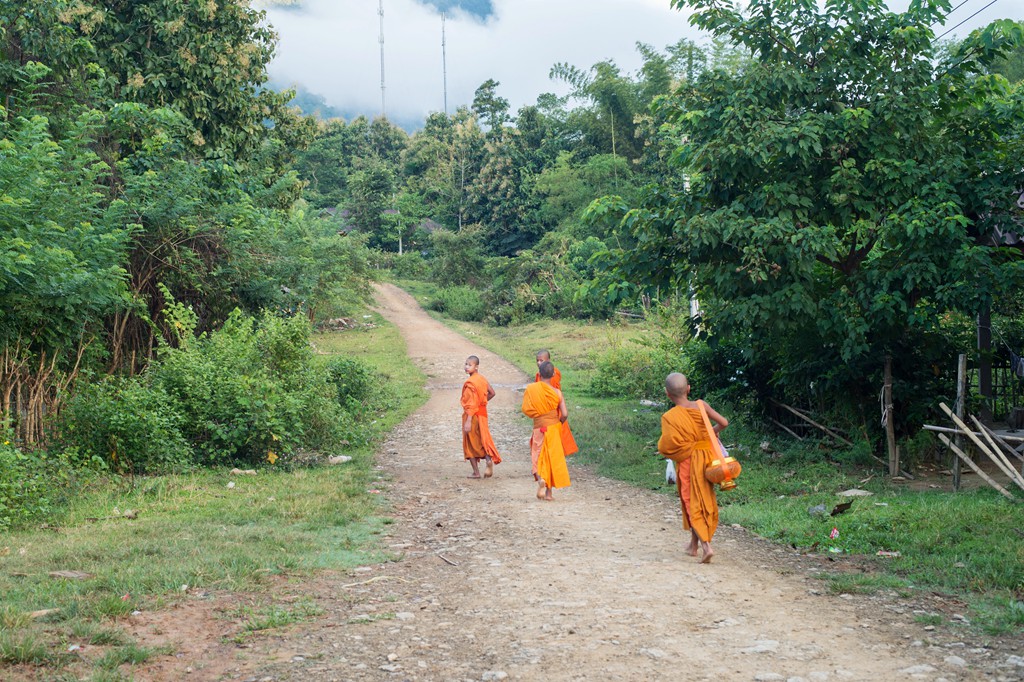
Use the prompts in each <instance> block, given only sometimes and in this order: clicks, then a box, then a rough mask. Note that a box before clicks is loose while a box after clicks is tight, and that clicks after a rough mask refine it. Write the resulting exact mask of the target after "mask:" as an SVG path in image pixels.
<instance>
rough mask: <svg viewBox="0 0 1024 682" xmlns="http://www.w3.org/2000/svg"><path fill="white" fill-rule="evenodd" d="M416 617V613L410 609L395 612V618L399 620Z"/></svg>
mask: <svg viewBox="0 0 1024 682" xmlns="http://www.w3.org/2000/svg"><path fill="white" fill-rule="evenodd" d="M415 617H416V614H414V613H409V612H408V611H399V612H398V613H396V614H395V618H397V619H398V620H412V619H413V618H415Z"/></svg>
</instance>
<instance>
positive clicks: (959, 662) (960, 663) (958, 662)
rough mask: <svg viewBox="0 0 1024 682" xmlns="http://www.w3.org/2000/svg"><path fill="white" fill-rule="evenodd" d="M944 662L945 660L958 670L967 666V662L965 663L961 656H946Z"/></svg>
mask: <svg viewBox="0 0 1024 682" xmlns="http://www.w3.org/2000/svg"><path fill="white" fill-rule="evenodd" d="M942 660H944V661H945V662H946V663H948V664H949V665H955V666H956V667H958V668H963V667H964V666H966V665H967V661H965V660H964V659H962V658H960V657H959V656H946V657H945V658H944V659H942Z"/></svg>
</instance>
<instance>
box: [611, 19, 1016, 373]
mask: <svg viewBox="0 0 1024 682" xmlns="http://www.w3.org/2000/svg"><path fill="white" fill-rule="evenodd" d="M673 4H674V6H676V7H682V6H683V5H684V4H688V5H689V6H690V7H691V8H692V9H693V15H692V18H691V21H692V22H693V23H695V24H696V25H697V26H698V27H700V28H703V29H705V30H708V31H711V32H712V33H713V34H714V35H716V36H718V37H723V38H729V39H731V40H733V41H736V42H737V43H739V44H741V45H743V46H744V47H745V48H746V49H747V50H748V51H749V53H750V54H751V55H752V57H753V59H752V61H751V62H750V63H749V64H748V65H747V66H746V67H744V68H742V69H740V70H739V71H735V72H729V71H725V70H715V71H711V72H707V73H705V74H703V75H702V76H700V77H699V78H698V79H697V81H696V82H695V83H694V84H693V85H692V86H691V87H686V88H683V89H682V90H681V91H680V92H679V94H678V95H677V97H676V98H675V99H674V100H673V102H672V104H671V113H670V115H669V117H668V118H669V120H670V122H671V124H672V125H673V128H672V131H671V133H672V135H673V136H674V137H675V139H677V140H683V143H682V144H681V145H677V147H676V149H674V150H673V153H672V164H673V167H674V169H675V171H676V173H677V175H679V176H681V177H685V178H686V182H685V183H679V185H678V186H675V187H660V186H653V185H652V186H651V187H649V188H648V189H647V190H646V191H645V192H644V194H643V196H642V197H641V199H640V200H639V202H637V205H636V206H635V207H633V208H632V209H631V210H629V211H628V212H627V213H626V214H625V217H624V219H623V221H622V229H623V230H624V231H625V232H628V233H629V234H630V235H631V236H632V237H633V238H635V239H636V240H637V242H636V244H637V246H636V248H634V249H631V250H629V251H623V252H621V253H620V254H619V259H618V267H617V271H616V272H617V277H618V278H619V279H618V281H617V282H610V284H609V292H610V294H612V295H619V294H620V293H622V292H623V288H622V287H621V286H620V284H619V283H618V282H621V281H626V282H632V283H636V284H640V285H641V286H646V287H657V286H660V287H667V288H668V289H670V290H673V291H683V292H685V291H686V290H687V287H694V288H695V289H696V291H697V295H698V298H699V299H700V301H701V305H702V307H703V310H704V324H705V325H707V328H709V329H711V330H713V332H714V333H716V334H719V335H722V336H725V337H732V338H738V339H744V340H745V341H743V343H744V344H745V345H746V347H747V350H748V352H751V351H758V350H765V349H770V348H771V347H772V345H773V343H774V344H778V343H783V342H785V340H786V339H789V338H792V337H794V336H802V337H803V338H806V339H810V338H813V339H815V341H814V343H813V345H814V347H815V348H816V349H817V350H816V351H815V352H816V353H817V354H818V356H821V357H824V356H828V357H830V358H831V360H832V362H833V363H842V366H844V367H847V368H849V369H850V370H851V371H850V373H849V374H847V375H846V376H841V377H838V379H837V380H838V381H839V382H840V383H843V384H844V385H846V386H851V385H856V386H858V387H863V385H864V381H863V380H864V377H865V376H867V374H866V373H865V369H866V366H865V365H864V364H863V363H864V362H872V363H874V367H876V368H877V367H879V366H880V365H881V359H880V358H881V356H882V355H883V354H886V353H891V352H893V350H894V349H895V348H897V346H898V345H899V343H900V341H901V340H902V339H905V338H907V337H908V334H910V333H911V332H914V333H917V332H921V331H928V330H935V329H937V327H938V325H939V323H940V321H941V319H942V316H943V314H944V313H946V312H947V311H949V310H951V309H956V310H963V311H966V312H968V313H973V312H974V311H977V310H979V309H980V308H981V307H982V306H983V305H985V302H986V301H987V300H988V299H989V298H990V297H991V296H993V295H994V294H996V293H997V292H998V291H1000V290H1002V289H1004V288H1014V287H1016V286H1018V284H1019V282H1020V281H1021V261H1020V260H1019V259H1018V258H1017V257H1016V254H1015V253H1011V252H1007V251H1005V250H1003V249H1001V248H998V247H993V246H992V245H991V243H990V242H991V236H992V233H993V228H994V227H995V226H996V225H998V224H1003V225H1005V224H1007V221H1009V220H1011V219H1012V215H1011V214H1012V211H1013V210H1014V208H1013V205H1012V202H1011V189H1012V188H1019V187H1021V186H1024V184H1022V183H1024V177H1022V171H1024V168H1022V166H1021V165H1020V159H1021V158H1024V153H1022V151H1024V150H1022V148H1021V140H1022V139H1024V138H1022V135H1021V132H1022V130H1024V128H1022V122H1024V105H1022V97H1021V92H1020V91H1019V90H1017V91H1011V90H1008V89H1007V87H1006V82H1005V80H1002V79H1000V78H998V77H990V76H981V75H979V74H982V73H984V72H985V70H986V68H987V67H988V66H989V65H990V64H991V63H992V62H993V60H995V59H996V58H998V57H1000V56H1001V55H1003V54H1005V53H1006V51H1007V50H1008V49H1010V48H1011V47H1012V46H1013V45H1014V44H1016V41H1019V38H1020V28H1019V26H1017V25H1015V24H1012V23H1011V22H1000V23H997V24H995V25H993V26H991V27H989V28H988V29H986V30H985V31H980V32H977V33H975V34H973V35H972V36H971V38H970V39H968V40H967V41H966V42H965V43H964V44H963V45H961V46H960V47H959V48H958V49H957V50H955V51H954V52H953V54H952V56H951V60H950V61H948V62H946V63H938V64H937V63H936V62H935V61H934V60H933V57H934V40H933V33H932V31H931V28H930V27H931V26H932V25H935V24H937V23H940V22H941V21H942V20H943V17H944V11H945V8H946V3H943V2H939V1H935V2H920V3H913V4H912V5H911V7H910V9H909V10H908V11H907V12H905V13H893V12H890V11H888V10H887V9H886V6H885V3H884V2H882V0H867V1H861V0H828V2H826V3H825V4H824V5H823V6H822V7H819V6H818V5H816V4H814V3H807V2H802V1H801V0H754V1H753V2H751V3H750V6H749V7H748V8H747V9H746V10H745V11H743V12H741V11H739V10H736V9H735V8H734V7H733V5H732V4H731V3H726V2H722V1H720V0H689V1H688V2H684V0H675V1H674V3H673ZM613 206H614V202H611V203H610V204H606V205H605V206H604V207H601V208H597V209H595V211H594V213H599V212H600V211H602V210H608V209H609V208H610V207H613ZM792 360H793V362H792V363H791V367H790V369H793V368H794V367H796V365H797V364H798V363H799V362H800V359H798V358H793V359H792ZM813 379H814V377H813V376H806V375H804V376H801V377H797V378H796V380H795V381H794V388H795V389H797V390H799V388H800V386H801V385H802V386H803V387H805V388H806V386H807V385H808V383H809V382H810V381H812V380H813ZM801 382H802V383H801Z"/></svg>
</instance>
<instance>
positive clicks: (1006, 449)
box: [981, 424, 1024, 473]
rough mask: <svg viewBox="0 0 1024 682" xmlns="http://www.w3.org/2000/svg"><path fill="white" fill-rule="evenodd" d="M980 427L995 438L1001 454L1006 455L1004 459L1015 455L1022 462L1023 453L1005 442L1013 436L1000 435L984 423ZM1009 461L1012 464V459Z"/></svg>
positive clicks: (1023, 460) (1023, 459) (1023, 458)
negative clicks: (1001, 451) (1001, 450)
mask: <svg viewBox="0 0 1024 682" xmlns="http://www.w3.org/2000/svg"><path fill="white" fill-rule="evenodd" d="M981 428H982V430H983V431H984V432H985V433H987V434H988V435H990V436H992V438H994V439H995V441H996V443H998V444H999V445H1000V446H1002V449H1003V454H1004V455H1006V459H1007V460H1010V457H1016V458H1017V459H1019V460H1020V461H1021V462H1024V455H1022V454H1020V453H1019V452H1017V451H1016V450H1014V449H1013V446H1012V445H1010V444H1009V443H1008V442H1007V441H1009V440H1012V439H1013V438H1014V436H1004V435H1000V434H998V433H996V432H995V431H993V430H992V429H990V428H988V427H987V426H985V425H984V424H982V426H981ZM1010 463H1011V464H1012V463H1013V460H1010ZM1021 473H1024V472H1021Z"/></svg>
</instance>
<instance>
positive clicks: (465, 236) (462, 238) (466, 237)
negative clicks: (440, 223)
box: [430, 225, 486, 287]
mask: <svg viewBox="0 0 1024 682" xmlns="http://www.w3.org/2000/svg"><path fill="white" fill-rule="evenodd" d="M430 245H431V256H432V258H431V278H432V279H433V280H434V282H436V283H437V284H440V285H441V286H443V287H448V286H455V285H459V284H476V283H478V282H479V281H480V280H481V278H483V276H484V270H485V266H486V261H485V259H484V255H483V247H482V236H481V231H480V227H479V226H477V225H470V226H467V227H465V228H463V229H462V230H460V231H459V232H451V231H449V230H438V231H437V232H434V233H433V234H432V235H431V237H430Z"/></svg>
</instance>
